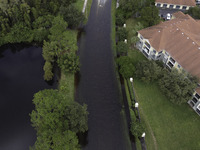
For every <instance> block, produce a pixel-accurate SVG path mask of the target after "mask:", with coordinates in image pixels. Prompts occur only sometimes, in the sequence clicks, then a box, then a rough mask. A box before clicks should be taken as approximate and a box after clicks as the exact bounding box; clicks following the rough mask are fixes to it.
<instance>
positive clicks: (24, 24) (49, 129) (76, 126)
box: [0, 0, 88, 150]
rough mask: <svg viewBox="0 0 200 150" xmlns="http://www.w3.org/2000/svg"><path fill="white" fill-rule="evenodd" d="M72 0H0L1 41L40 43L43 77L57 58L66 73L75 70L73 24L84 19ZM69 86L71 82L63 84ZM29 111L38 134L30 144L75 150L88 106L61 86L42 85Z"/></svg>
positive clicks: (35, 149) (37, 149)
mask: <svg viewBox="0 0 200 150" xmlns="http://www.w3.org/2000/svg"><path fill="white" fill-rule="evenodd" d="M75 2H76V0H2V1H0V20H1V21H0V46H2V45H4V44H12V43H30V44H37V45H42V46H43V48H42V49H43V51H42V55H43V58H44V60H45V64H44V67H43V69H44V79H45V80H51V79H52V78H53V75H54V74H53V66H54V64H58V66H59V67H60V69H61V70H62V72H64V73H65V74H73V73H75V72H76V71H78V70H79V58H78V56H77V55H76V51H77V50H78V47H77V31H76V30H74V29H77V28H78V26H79V24H80V23H81V22H82V21H83V20H84V19H85V18H84V15H83V14H82V12H81V11H79V10H78V9H77V8H76V7H75V5H74V3H75ZM67 86H71V85H67ZM33 103H34V105H35V110H33V111H32V113H31V114H30V117H31V122H32V126H33V127H34V128H35V130H36V131H37V140H36V142H35V144H34V146H33V147H30V149H31V150H49V149H54V150H61V149H65V150H72V149H73V150H79V149H80V145H79V141H78V137H77V133H80V132H85V131H87V130H88V126H87V120H88V118H87V116H88V112H87V106H86V105H83V106H81V105H80V104H78V103H77V102H75V101H74V100H73V99H72V97H70V96H69V94H68V93H64V92H62V90H53V89H46V90H42V91H39V92H38V93H36V94H35V95H34V99H33Z"/></svg>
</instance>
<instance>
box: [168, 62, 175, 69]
mask: <svg viewBox="0 0 200 150" xmlns="http://www.w3.org/2000/svg"><path fill="white" fill-rule="evenodd" d="M167 65H168V66H169V67H170V69H171V68H172V67H174V65H173V64H172V63H171V62H170V61H169V62H168V63H167Z"/></svg>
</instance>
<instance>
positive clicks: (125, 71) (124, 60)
mask: <svg viewBox="0 0 200 150" xmlns="http://www.w3.org/2000/svg"><path fill="white" fill-rule="evenodd" d="M117 63H118V65H119V72H120V74H121V75H122V76H123V77H124V78H130V77H133V74H134V72H135V67H134V65H133V61H132V60H131V58H130V57H128V56H121V57H119V58H118V59H117Z"/></svg>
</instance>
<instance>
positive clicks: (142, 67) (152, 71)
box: [135, 60, 162, 83]
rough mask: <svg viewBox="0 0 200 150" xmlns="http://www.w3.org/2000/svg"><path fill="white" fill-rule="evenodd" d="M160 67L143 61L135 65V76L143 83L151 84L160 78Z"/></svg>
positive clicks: (152, 62)
mask: <svg viewBox="0 0 200 150" xmlns="http://www.w3.org/2000/svg"><path fill="white" fill-rule="evenodd" d="M161 74H162V73H161V67H160V66H158V65H157V64H156V63H155V62H154V61H149V60H143V61H140V62H138V63H137V65H136V71H135V75H136V77H137V78H139V79H140V80H142V81H144V82H147V83H149V82H152V81H154V80H157V79H158V78H159V77H161Z"/></svg>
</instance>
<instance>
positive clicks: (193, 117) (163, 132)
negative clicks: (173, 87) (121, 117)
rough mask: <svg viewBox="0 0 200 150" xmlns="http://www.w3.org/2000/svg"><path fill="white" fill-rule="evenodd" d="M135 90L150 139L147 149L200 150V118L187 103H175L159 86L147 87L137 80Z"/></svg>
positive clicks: (148, 85) (149, 85) (153, 84)
mask: <svg viewBox="0 0 200 150" xmlns="http://www.w3.org/2000/svg"><path fill="white" fill-rule="evenodd" d="M134 87H135V91H136V94H137V100H138V102H139V108H140V113H141V117H142V119H143V122H144V124H145V126H146V128H147V131H148V132H149V133H148V132H147V135H149V136H150V138H149V137H146V143H147V148H148V150H156V149H158V150H199V149H200V141H199V133H200V131H199V129H200V128H199V125H200V118H199V116H198V115H197V114H195V112H194V111H193V110H192V109H191V108H190V107H189V105H188V104H184V105H181V106H179V105H174V104H172V103H171V102H170V101H169V100H168V99H167V98H166V97H165V96H164V95H163V94H162V93H161V91H160V89H159V87H158V85H157V84H156V83H152V84H145V83H143V82H141V81H138V80H135V81H134ZM151 134H152V135H154V136H155V140H153V139H154V138H153V136H152V135H151ZM149 140H150V141H149ZM152 140H153V143H155V144H154V145H152ZM156 143H157V148H156Z"/></svg>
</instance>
